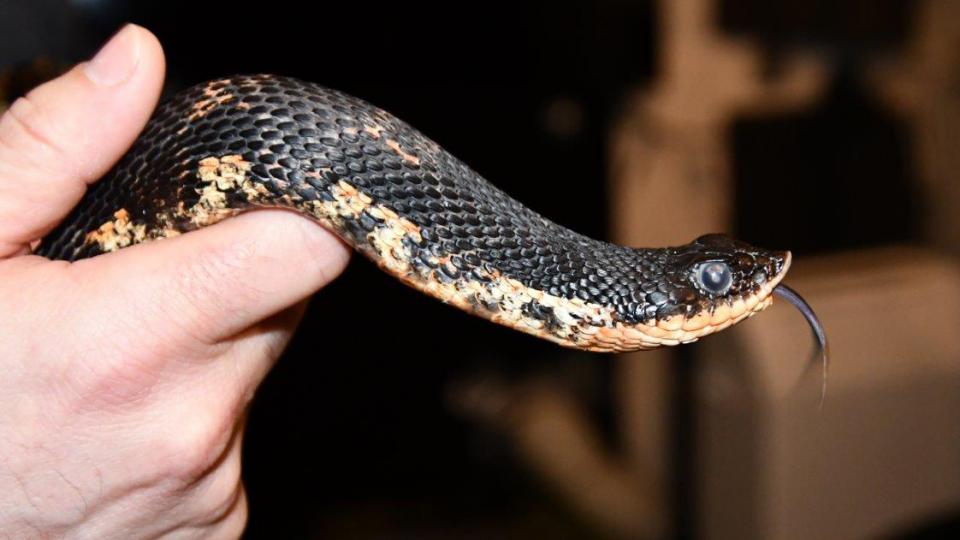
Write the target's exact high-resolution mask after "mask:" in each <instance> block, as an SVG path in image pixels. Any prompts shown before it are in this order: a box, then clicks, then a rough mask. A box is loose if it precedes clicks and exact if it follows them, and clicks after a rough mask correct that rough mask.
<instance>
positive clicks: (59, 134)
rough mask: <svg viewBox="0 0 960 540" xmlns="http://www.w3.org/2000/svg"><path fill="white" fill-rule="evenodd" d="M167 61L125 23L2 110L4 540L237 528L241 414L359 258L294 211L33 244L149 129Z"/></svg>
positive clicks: (0, 485)
mask: <svg viewBox="0 0 960 540" xmlns="http://www.w3.org/2000/svg"><path fill="white" fill-rule="evenodd" d="M163 73H164V60H163V53H162V50H161V48H160V44H159V42H158V41H157V40H156V38H155V37H154V36H153V35H152V34H150V33H149V32H148V31H146V30H144V29H143V28H139V27H136V26H127V27H125V28H124V29H123V30H121V32H119V33H118V34H117V35H116V36H115V37H114V38H113V39H112V40H111V41H110V42H109V44H108V45H107V46H105V47H104V49H102V50H101V52H100V53H99V54H98V55H97V56H96V58H95V59H94V60H92V61H90V62H85V63H82V64H80V65H78V66H77V67H76V68H74V69H73V70H71V71H70V72H68V73H67V74H65V75H63V76H62V77H60V78H58V79H56V80H54V81H52V82H50V83H47V84H45V85H43V86H40V87H38V88H37V89H35V90H33V91H32V92H31V93H30V94H29V95H28V96H26V98H24V99H21V100H19V101H17V102H15V103H14V104H13V105H12V106H11V107H10V109H9V110H8V111H7V112H6V114H5V115H4V116H3V117H2V118H0V328H2V329H3V332H0V373H2V374H3V376H2V377H0V538H105V539H109V538H199V537H203V538H235V537H237V536H239V535H240V533H241V531H242V530H243V527H244V524H245V521H246V515H247V514H246V499H245V497H244V492H243V486H242V483H241V480H240V441H241V438H242V434H243V427H244V422H243V418H244V412H245V410H246V408H247V405H248V404H249V402H250V399H251V397H252V396H253V393H254V391H255V390H256V388H257V386H258V385H259V384H260V382H261V381H262V380H263V377H264V376H265V374H266V373H267V371H268V370H269V369H270V367H271V365H272V364H273V362H274V361H275V360H276V358H277V357H278V355H279V354H280V352H281V351H282V350H283V348H284V346H285V345H286V344H287V342H288V340H289V339H290V336H291V334H292V332H293V329H294V327H295V326H296V324H297V322H298V321H299V319H300V317H301V314H302V312H303V307H304V302H305V299H306V298H307V297H308V296H309V295H311V294H312V293H314V292H316V291H317V290H318V289H320V288H322V287H323V286H324V285H325V284H327V283H328V282H329V281H330V280H332V279H333V278H335V277H336V276H337V275H338V274H339V273H340V272H341V271H342V270H343V268H344V266H345V265H346V263H347V260H348V258H349V251H348V250H347V249H346V247H345V246H344V245H343V244H342V243H341V242H340V241H339V240H337V239H336V238H335V237H334V236H333V235H332V234H330V233H328V232H327V231H326V230H324V229H323V228H321V227H319V226H317V225H315V224H313V223H311V222H309V221H307V220H306V219H304V218H301V217H298V216H296V215H293V214H291V213H287V212H283V211H256V212H251V213H247V214H245V215H242V216H240V217H237V218H235V219H229V220H226V221H224V222H222V223H219V224H217V225H214V226H211V227H207V228H205V229H203V230H200V231H196V232H192V233H190V234H187V235H184V236H181V237H177V238H172V239H169V240H165V241H163V242H155V243H148V244H142V245H138V246H134V247H131V248H129V249H125V250H122V251H119V252H116V253H111V254H107V255H104V256H101V257H96V258H94V259H89V260H84V261H80V262H77V263H73V264H69V263H64V262H60V261H58V262H52V261H49V260H47V259H44V258H41V257H37V256H34V255H30V254H29V253H30V247H31V245H32V244H34V243H35V242H36V241H37V240H38V239H39V238H41V237H42V236H43V235H44V234H45V233H47V232H48V231H50V230H51V229H52V228H53V227H54V226H55V225H56V223H57V222H58V221H59V220H61V219H63V217H64V216H66V214H67V213H68V212H69V211H70V209H71V208H72V207H73V206H74V205H75V204H76V203H77V201H79V200H80V197H81V195H82V194H83V193H84V190H85V189H86V187H87V186H88V185H89V184H91V183H93V182H95V181H96V180H97V179H98V178H100V177H101V176H102V175H103V173H104V172H106V171H107V169H108V168H109V167H110V166H111V165H112V164H113V163H114V162H115V161H116V160H117V159H118V158H119V157H120V155H121V154H122V153H123V152H124V150H126V148H127V147H128V146H129V145H130V143H132V141H133V139H134V138H135V137H136V135H137V134H138V133H139V131H140V130H141V129H142V128H143V125H144V124H145V122H146V120H147V118H148V116H149V114H150V112H151V111H152V110H153V108H154V106H155V105H156V101H157V98H158V95H159V92H160V87H161V83H162V81H163ZM291 269H295V271H291Z"/></svg>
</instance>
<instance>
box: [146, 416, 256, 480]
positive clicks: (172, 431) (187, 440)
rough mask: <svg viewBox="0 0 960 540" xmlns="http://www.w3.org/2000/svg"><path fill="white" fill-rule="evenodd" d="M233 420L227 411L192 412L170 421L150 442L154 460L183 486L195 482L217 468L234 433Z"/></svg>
mask: <svg viewBox="0 0 960 540" xmlns="http://www.w3.org/2000/svg"><path fill="white" fill-rule="evenodd" d="M234 423H235V422H234V419H233V417H232V416H230V415H229V414H216V413H214V414H210V413H200V414H197V413H195V412H194V413H193V414H192V415H190V416H189V417H188V418H185V419H181V421H179V422H173V423H172V424H171V425H170V427H169V428H168V429H166V430H164V432H163V433H162V434H161V435H160V437H159V439H160V440H159V441H156V442H155V444H154V445H153V447H154V448H155V450H156V453H157V455H156V458H157V460H156V462H157V463H158V464H161V468H163V469H164V473H165V474H166V475H167V476H168V477H169V478H171V479H172V480H174V481H175V482H177V483H178V484H179V485H180V486H182V487H183V488H189V487H192V486H195V485H196V484H197V482H199V481H201V480H202V479H203V478H205V477H207V476H208V475H210V474H211V473H213V472H215V471H216V472H219V471H217V469H218V468H219V467H218V466H219V465H222V464H223V462H224V457H225V456H226V454H227V452H229V447H230V442H231V440H232V439H233V437H234V425H233V424H234ZM238 474H239V473H238Z"/></svg>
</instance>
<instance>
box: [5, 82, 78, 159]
mask: <svg viewBox="0 0 960 540" xmlns="http://www.w3.org/2000/svg"><path fill="white" fill-rule="evenodd" d="M58 135H59V134H58V132H57V129H56V127H55V121H54V120H53V119H52V118H50V114H49V112H48V111H47V110H46V108H44V107H43V106H42V105H41V104H40V103H39V102H37V101H35V100H34V99H32V98H31V95H30V94H27V95H26V96H23V97H20V98H18V99H17V100H16V101H14V102H13V104H12V105H10V107H9V108H8V109H7V111H6V113H4V115H3V117H2V120H0V146H3V147H7V148H9V149H11V150H13V151H14V152H15V155H18V156H20V158H21V159H26V160H28V161H29V162H30V164H31V165H35V166H43V167H50V166H51V165H53V164H57V165H61V166H62V165H63V164H64V163H66V164H67V165H68V167H71V168H72V163H71V158H70V155H69V153H67V152H66V151H65V150H64V149H63V147H62V146H61V144H60V142H59V136H58Z"/></svg>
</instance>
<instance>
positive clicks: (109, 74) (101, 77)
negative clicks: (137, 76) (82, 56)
mask: <svg viewBox="0 0 960 540" xmlns="http://www.w3.org/2000/svg"><path fill="white" fill-rule="evenodd" d="M139 62H140V37H139V32H137V30H136V28H134V26H133V25H132V24H128V25H126V26H124V27H123V28H121V29H120V31H119V32H117V33H116V34H114V35H113V37H112V38H110V41H107V43H106V45H104V46H103V47H102V48H101V49H100V50H99V51H97V54H96V55H95V56H94V57H93V59H91V60H90V61H89V62H87V63H86V64H85V65H84V69H85V71H86V73H87V77H89V78H90V80H91V81H93V82H94V83H96V84H98V85H100V86H115V85H118V84H120V83H122V82H124V81H126V80H127V79H129V78H130V76H131V75H133V71H134V70H135V69H136V68H137V63H139Z"/></svg>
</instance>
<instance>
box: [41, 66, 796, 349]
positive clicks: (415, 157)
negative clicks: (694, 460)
mask: <svg viewBox="0 0 960 540" xmlns="http://www.w3.org/2000/svg"><path fill="white" fill-rule="evenodd" d="M270 207H282V208H287V209H293V210H296V211H298V212H301V213H303V214H305V215H307V216H309V217H310V218H312V219H314V220H316V221H318V222H319V223H320V224H322V225H323V226H325V227H327V228H328V229H330V230H331V231H333V232H334V233H336V234H337V235H339V236H340V238H342V239H343V240H344V241H345V242H347V243H348V244H350V245H351V246H353V247H354V248H355V249H356V250H357V251H359V252H360V253H362V254H363V255H365V256H366V257H368V258H369V259H371V260H372V261H374V262H375V263H376V264H378V265H379V266H380V267H381V268H382V269H384V270H385V271H386V272H388V273H390V274H392V275H394V276H396V277H397V278H399V279H400V280H401V281H403V282H404V283H406V284H408V285H411V286H413V287H415V288H417V289H419V290H421V291H423V292H425V293H427V294H429V295H431V296H434V297H436V298H438V299H440V300H442V301H444V302H447V303H449V304H452V305H454V306H456V307H458V308H461V309H464V310H466V311H469V312H471V313H474V314H476V315H479V316H481V317H484V318H487V319H490V320H492V321H494V322H497V323H500V324H504V325H507V326H510V327H513V328H515V329H517V330H520V331H523V332H527V333H529V334H533V335H536V336H539V337H542V338H545V339H548V340H551V341H554V342H556V343H559V344H561V345H565V346H570V347H576V348H581V349H588V350H594V351H623V350H633V349H641V348H653V347H658V346H661V345H676V344H678V343H686V342H690V341H694V340H696V339H698V338H699V337H701V336H704V335H706V334H710V333H712V332H716V331H718V330H721V329H723V328H726V327H728V326H730V325H732V324H735V323H737V322H738V321H740V320H743V319H744V318H746V317H749V316H751V315H753V314H754V313H756V312H758V311H760V310H762V309H764V308H765V307H767V306H768V305H770V303H771V301H772V297H771V293H772V292H773V291H774V288H775V287H776V286H777V285H778V283H779V282H780V281H781V280H782V279H783V276H784V275H785V273H786V271H787V269H788V267H789V265H790V254H789V252H785V251H773V250H764V249H760V248H756V247H753V246H750V245H748V244H745V243H743V242H739V241H737V240H734V239H732V238H729V237H726V236H720V235H708V236H704V237H701V238H698V239H696V240H694V241H693V242H691V243H689V244H686V245H682V246H675V247H666V248H655V249H653V248H643V249H634V248H627V247H622V246H618V245H614V244H609V243H605V242H601V241H597V240H593V239H590V238H587V237H585V236H583V235H580V234H578V233H576V232H573V231H571V230H569V229H567V228H564V227H562V226H560V225H558V224H556V223H553V222H552V221H550V220H548V219H546V218H544V217H543V216H541V215H539V214H537V213H536V212H534V211H533V210H531V209H529V208H527V207H526V206H524V205H523V204H521V203H520V202H518V201H516V200H514V199H513V198H511V197H510V196H508V195H507V194H505V193H504V192H503V191H501V190H500V189H498V188H496V187H494V186H493V185H492V184H491V183H489V182H488V181H486V180H485V179H484V178H482V177H481V176H480V175H479V174H477V173H476V172H474V171H473V170H471V169H470V168H469V167H468V166H467V165H465V164H464V163H462V162H461V161H459V160H458V159H456V158H455V157H454V156H452V155H451V154H449V153H448V152H446V151H445V150H443V149H442V148H441V147H440V146H439V145H437V144H436V143H435V142H433V141H432V140H430V139H429V138H427V137H426V136H425V135H423V134H422V133H420V132H419V131H417V130H416V129H414V128H413V127H411V126H410V125H408V124H406V123H405V122H403V121H401V120H399V119H397V118H395V117H394V116H392V115H391V114H389V113H387V112H385V111H383V110H381V109H379V108H377V107H375V106H373V105H370V104H368V103H366V102H364V101H362V100H360V99H357V98H355V97H352V96H349V95H347V94H344V93H342V92H339V91H336V90H331V89H328V88H325V87H322V86H319V85H316V84H312V83H307V82H303V81H299V80H296V79H292V78H285V77H277V76H271V75H254V76H236V77H231V78H226V79H221V80H216V81H211V82H208V83H205V84H201V85H198V86H196V87H193V88H191V89H189V90H186V91H184V92H182V93H180V94H179V95H177V96H176V97H174V98H173V99H172V100H170V101H169V102H167V103H165V104H164V105H162V106H161V107H160V108H159V109H158V110H157V111H156V113H155V114H154V116H153V118H152V119H151V120H150V122H149V123H148V125H147V127H146V129H145V130H144V132H143V134H142V135H141V136H140V138H139V139H138V140H137V141H136V142H135V143H134V145H133V146H132V147H131V148H130V150H129V151H128V152H127V154H126V155H125V156H124V157H123V158H122V159H121V160H120V161H119V162H118V164H117V165H116V166H115V167H114V168H113V169H112V170H111V171H110V172H109V173H108V174H107V175H106V176H105V177H104V178H103V179H102V180H100V181H99V182H98V183H96V184H95V185H93V186H92V187H91V188H90V189H89V190H88V192H87V193H86V195H85V196H84V199H83V200H82V201H81V203H80V204H79V205H78V207H77V208H76V209H75V210H74V211H73V213H72V214H71V215H70V216H68V218H67V219H66V220H65V221H64V222H63V223H62V224H61V225H60V226H59V227H58V228H57V229H56V230H54V231H53V232H52V233H51V234H50V235H48V236H47V237H46V238H44V239H43V241H42V242H41V244H40V246H39V248H38V249H37V250H36V252H37V253H38V254H40V255H44V256H47V257H50V258H55V259H65V260H76V259H81V258H86V257H91V256H95V255H98V254H101V253H105V252H110V251H114V250H117V249H121V248H124V247H127V246H130V245H134V244H138V243H141V242H146V241H151V240H157V239H162V238H167V237H171V236H176V235H179V234H182V233H185V232H188V231H190V230H194V229H197V228H200V227H203V226H206V225H209V224H212V223H215V222H217V221H220V220H222V219H224V218H226V217H228V216H231V215H235V214H237V213H238V212H242V211H245V210H248V209H254V208H270ZM709 263H721V264H722V265H724V266H725V268H726V269H728V270H729V272H728V273H729V277H730V280H729V282H730V283H729V286H728V287H727V288H726V289H725V290H723V291H722V292H721V291H717V290H713V291H711V290H710V288H709V287H706V286H704V284H703V283H702V282H701V281H698V279H697V269H699V268H703V265H704V264H709Z"/></svg>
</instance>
